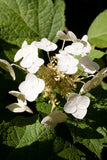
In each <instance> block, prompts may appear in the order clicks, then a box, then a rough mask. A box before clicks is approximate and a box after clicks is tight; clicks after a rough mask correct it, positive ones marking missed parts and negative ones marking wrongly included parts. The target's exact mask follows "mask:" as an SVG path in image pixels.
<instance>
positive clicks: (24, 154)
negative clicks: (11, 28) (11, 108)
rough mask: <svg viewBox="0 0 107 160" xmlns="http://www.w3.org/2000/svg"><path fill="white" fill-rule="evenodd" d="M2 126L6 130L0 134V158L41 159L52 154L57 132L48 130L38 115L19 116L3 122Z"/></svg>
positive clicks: (12, 159)
mask: <svg viewBox="0 0 107 160" xmlns="http://www.w3.org/2000/svg"><path fill="white" fill-rule="evenodd" d="M0 127H1V128H3V131H5V132H2V133H1V135H0V139H1V138H2V144H1V146H0V158H3V159H4V157H5V159H11V160H14V159H17V160H18V159H21V160H22V159H25V158H26V159H30V158H31V159H35V158H36V159H41V158H42V156H44V159H48V157H49V156H50V154H51V152H52V150H51V147H52V145H51V142H52V141H53V139H54V136H55V133H54V131H52V130H51V131H49V130H46V129H45V127H44V126H43V125H41V124H40V122H39V120H38V119H37V118H36V116H33V117H31V118H24V117H17V118H15V119H14V120H12V121H11V122H10V123H8V124H6V123H2V124H1V126H0ZM4 149H6V150H4ZM6 151H7V154H6Z"/></svg>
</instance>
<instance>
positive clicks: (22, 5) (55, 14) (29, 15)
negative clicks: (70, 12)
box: [0, 0, 65, 46]
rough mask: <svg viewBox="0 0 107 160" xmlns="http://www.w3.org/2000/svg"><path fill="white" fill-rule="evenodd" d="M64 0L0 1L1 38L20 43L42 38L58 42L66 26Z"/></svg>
mask: <svg viewBox="0 0 107 160" xmlns="http://www.w3.org/2000/svg"><path fill="white" fill-rule="evenodd" d="M64 10H65V4H64V1H63V0H59V1H57V0H56V1H55V2H54V3H53V2H52V0H27V1H26V0H23V1H21V0H18V1H17V0H14V2H13V0H0V30H1V31H0V37H1V39H3V40H5V41H7V42H9V43H12V44H16V45H19V46H21V44H22V42H23V41H24V40H27V41H28V42H32V41H34V40H40V39H41V38H43V37H46V38H48V39H49V40H51V41H54V42H56V38H55V37H56V33H57V31H58V30H63V29H64V21H65V17H64Z"/></svg>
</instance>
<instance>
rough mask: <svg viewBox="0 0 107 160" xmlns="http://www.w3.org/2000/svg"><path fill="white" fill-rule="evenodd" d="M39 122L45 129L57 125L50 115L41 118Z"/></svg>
mask: <svg viewBox="0 0 107 160" xmlns="http://www.w3.org/2000/svg"><path fill="white" fill-rule="evenodd" d="M41 124H43V125H44V126H45V128H46V129H53V128H55V126H56V125H57V123H55V122H54V121H53V120H52V118H51V117H50V116H46V117H45V118H43V120H42V121H41Z"/></svg>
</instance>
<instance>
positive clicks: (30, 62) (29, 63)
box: [20, 54, 44, 73]
mask: <svg viewBox="0 0 107 160" xmlns="http://www.w3.org/2000/svg"><path fill="white" fill-rule="evenodd" d="M43 63H44V60H43V59H42V58H39V57H37V56H36V55H35V54H28V55H27V56H26V57H24V58H23V60H22V61H21V63H20V65H21V66H22V67H23V68H27V70H28V72H30V73H36V72H37V71H38V70H39V68H40V66H41V65H42V64H43Z"/></svg>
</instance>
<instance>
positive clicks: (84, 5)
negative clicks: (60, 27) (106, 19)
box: [65, 0, 107, 38]
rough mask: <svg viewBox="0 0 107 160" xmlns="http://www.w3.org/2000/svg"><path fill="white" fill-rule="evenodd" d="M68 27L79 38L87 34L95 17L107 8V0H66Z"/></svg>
mask: <svg viewBox="0 0 107 160" xmlns="http://www.w3.org/2000/svg"><path fill="white" fill-rule="evenodd" d="M65 3H66V10H65V15H66V27H67V28H68V29H69V30H71V31H73V32H74V33H75V34H76V35H77V37H78V38H81V37H82V36H83V35H84V34H87V31H88V28H89V26H90V24H91V23H92V21H93V20H94V19H95V17H96V16H97V15H98V14H99V13H100V12H102V11H104V10H105V9H106V8H107V0H65Z"/></svg>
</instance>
